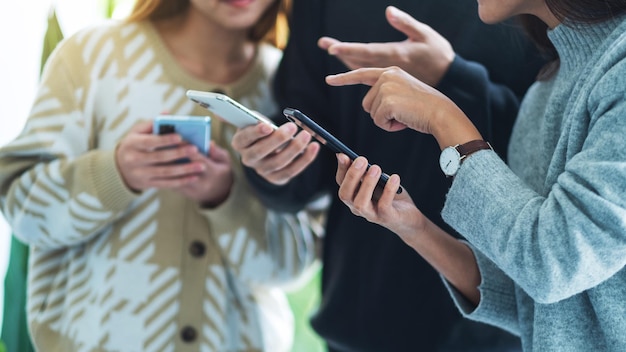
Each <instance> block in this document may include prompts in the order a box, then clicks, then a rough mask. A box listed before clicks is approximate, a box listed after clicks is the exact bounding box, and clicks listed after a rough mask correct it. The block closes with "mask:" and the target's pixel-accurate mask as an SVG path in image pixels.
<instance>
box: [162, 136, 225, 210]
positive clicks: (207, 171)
mask: <svg viewBox="0 0 626 352" xmlns="http://www.w3.org/2000/svg"><path fill="white" fill-rule="evenodd" d="M191 161H192V162H199V163H201V164H202V165H204V168H203V171H201V172H199V173H198V174H197V176H198V177H197V178H196V179H194V180H192V181H190V182H187V183H185V184H183V185H182V186H179V187H176V188H174V190H175V191H177V192H179V193H181V194H182V195H184V196H185V197H187V198H189V199H193V200H195V201H198V202H200V203H202V205H203V206H205V207H209V208H212V207H216V206H218V205H220V204H221V203H222V202H223V201H225V200H226V199H227V198H228V195H229V194H230V190H231V188H232V186H233V183H234V175H233V168H232V161H231V158H230V155H229V153H228V151H227V150H226V149H224V148H221V147H220V146H218V145H217V144H215V142H211V146H210V148H209V155H208V157H206V156H204V155H201V154H197V155H196V156H194V157H192V158H191Z"/></svg>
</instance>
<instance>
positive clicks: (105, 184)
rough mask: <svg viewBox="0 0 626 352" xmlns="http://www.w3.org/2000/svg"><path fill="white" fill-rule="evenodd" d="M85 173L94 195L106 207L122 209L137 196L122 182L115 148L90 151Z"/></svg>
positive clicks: (116, 209) (114, 209)
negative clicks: (116, 161) (116, 162)
mask: <svg viewBox="0 0 626 352" xmlns="http://www.w3.org/2000/svg"><path fill="white" fill-rule="evenodd" d="M87 173H88V175H86V177H87V178H88V179H89V180H91V182H92V186H93V189H94V190H95V192H96V196H97V197H98V199H99V200H100V201H101V202H102V205H103V207H105V208H106V209H111V210H113V211H122V210H124V209H126V208H128V206H129V205H130V203H131V202H132V201H133V200H135V199H136V198H137V197H138V196H139V194H137V193H133V192H132V191H131V190H130V189H129V188H128V187H127V186H126V184H125V183H124V180H123V179H122V175H121V174H120V172H119V171H118V169H117V165H116V164H115V150H110V151H105V150H95V151H93V152H92V153H90V157H89V160H88V168H87Z"/></svg>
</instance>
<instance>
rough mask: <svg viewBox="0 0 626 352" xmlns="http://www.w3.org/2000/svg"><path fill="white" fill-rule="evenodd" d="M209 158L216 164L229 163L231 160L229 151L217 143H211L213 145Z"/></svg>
mask: <svg viewBox="0 0 626 352" xmlns="http://www.w3.org/2000/svg"><path fill="white" fill-rule="evenodd" d="M209 158H210V159H211V160H214V161H216V162H222V163H223V162H228V161H229V160H230V155H229V154H228V151H227V150H226V149H224V148H222V147H220V146H219V145H217V143H215V141H211V145H210V148H209Z"/></svg>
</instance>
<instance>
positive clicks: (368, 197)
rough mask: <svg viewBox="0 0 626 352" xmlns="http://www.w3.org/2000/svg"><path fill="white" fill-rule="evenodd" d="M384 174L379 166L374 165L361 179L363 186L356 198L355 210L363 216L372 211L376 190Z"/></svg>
mask: <svg viewBox="0 0 626 352" xmlns="http://www.w3.org/2000/svg"><path fill="white" fill-rule="evenodd" d="M381 173H382V171H381V169H380V167H379V166H377V165H372V166H371V167H370V168H369V169H368V170H367V172H366V173H365V175H364V176H363V178H362V179H361V185H360V187H359V192H358V193H357V194H356V197H354V208H355V209H356V210H358V212H359V213H361V214H364V215H365V214H367V213H369V211H370V208H371V205H372V199H373V198H374V190H375V189H376V186H377V185H378V179H379V178H380V174H381Z"/></svg>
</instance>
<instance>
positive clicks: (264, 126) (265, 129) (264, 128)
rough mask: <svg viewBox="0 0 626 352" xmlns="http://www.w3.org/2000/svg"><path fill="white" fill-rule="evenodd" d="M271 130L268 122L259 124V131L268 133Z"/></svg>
mask: <svg viewBox="0 0 626 352" xmlns="http://www.w3.org/2000/svg"><path fill="white" fill-rule="evenodd" d="M271 132H272V127H270V126H269V125H268V124H265V123H262V124H261V133H263V134H270V133H271Z"/></svg>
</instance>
